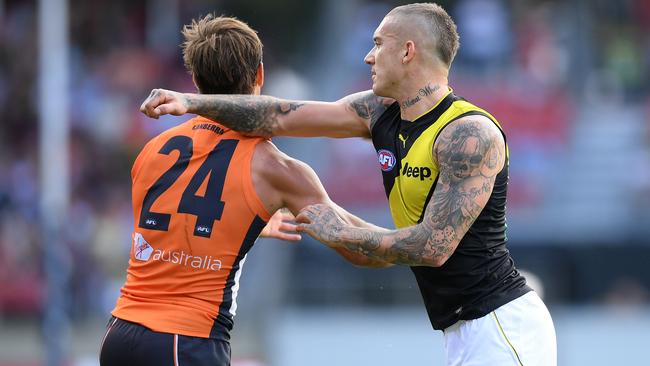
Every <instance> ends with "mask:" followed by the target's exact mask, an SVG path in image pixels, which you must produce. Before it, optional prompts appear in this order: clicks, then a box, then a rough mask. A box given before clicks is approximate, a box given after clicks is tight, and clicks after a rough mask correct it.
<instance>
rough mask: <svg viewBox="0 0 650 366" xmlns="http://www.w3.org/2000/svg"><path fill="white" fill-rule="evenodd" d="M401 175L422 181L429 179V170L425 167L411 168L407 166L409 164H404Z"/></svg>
mask: <svg viewBox="0 0 650 366" xmlns="http://www.w3.org/2000/svg"><path fill="white" fill-rule="evenodd" d="M402 175H403V176H405V177H409V178H411V177H413V178H420V180H424V179H425V178H429V177H431V169H430V168H427V167H426V166H416V167H411V166H409V163H406V165H404V169H402Z"/></svg>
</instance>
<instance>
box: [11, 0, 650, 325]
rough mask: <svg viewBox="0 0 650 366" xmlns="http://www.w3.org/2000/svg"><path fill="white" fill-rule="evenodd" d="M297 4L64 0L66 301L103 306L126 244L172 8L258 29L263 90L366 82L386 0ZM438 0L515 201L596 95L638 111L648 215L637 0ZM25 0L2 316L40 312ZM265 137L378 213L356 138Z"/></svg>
mask: <svg viewBox="0 0 650 366" xmlns="http://www.w3.org/2000/svg"><path fill="white" fill-rule="evenodd" d="M270 3H273V5H271V4H270ZM297 3H299V4H293V3H292V2H291V1H288V0H286V1H277V2H265V1H262V0H260V1H238V2H235V1H225V0H224V1H199V0H194V1H180V0H179V1H173V0H172V1H170V0H161V1H155V0H148V1H102V2H95V1H93V2H86V1H81V0H71V1H70V15H69V21H70V46H71V47H70V50H69V55H70V71H71V73H70V75H71V80H70V105H69V108H70V148H69V153H70V167H71V171H70V174H71V176H70V182H71V187H70V205H69V207H70V209H69V212H68V213H67V217H68V220H67V222H66V228H65V248H67V251H68V253H66V258H67V261H68V263H69V264H70V269H71V271H72V273H71V277H70V278H71V282H70V284H69V286H70V289H69V290H70V293H71V294H72V296H71V298H70V299H69V300H70V309H71V314H73V316H79V317H83V316H85V315H87V314H88V313H98V312H99V313H104V312H106V311H107V310H108V309H110V308H111V307H112V305H113V302H114V300H115V294H116V288H117V286H119V284H120V283H121V281H122V280H123V276H124V268H125V267H126V258H127V256H128V253H129V249H130V232H131V230H132V212H131V202H130V174H129V172H130V168H131V164H132V162H133V160H134V158H135V156H136V154H137V153H138V151H139V149H140V148H141V147H142V146H143V144H144V143H145V142H146V141H147V140H148V139H149V138H151V137H152V136H154V135H155V134H157V133H158V132H160V131H162V130H163V129H164V128H167V127H170V126H172V125H173V124H175V123H177V122H178V121H179V119H176V118H168V119H165V120H163V121H152V120H147V119H146V118H145V117H144V116H143V115H141V114H140V113H139V111H138V106H139V104H140V103H141V101H142V100H143V99H144V97H146V95H147V94H148V93H149V91H150V89H151V88H154V87H164V88H170V89H176V90H182V91H193V90H194V88H193V85H192V83H191V79H190V77H189V76H188V74H187V72H186V71H185V69H184V68H183V65H182V59H181V55H180V50H179V48H178V45H179V44H180V42H181V39H180V36H179V30H180V27H181V26H182V24H185V23H187V22H189V20H190V19H191V18H193V17H197V16H199V15H201V14H206V13H208V12H212V11H214V12H216V13H217V14H222V13H223V14H230V15H236V16H238V17H240V18H241V19H243V20H245V21H248V22H249V23H250V24H251V25H252V26H253V28H256V29H257V30H258V31H259V32H260V36H261V39H262V41H263V42H264V43H265V64H266V67H267V72H268V77H267V85H268V86H267V88H266V89H265V93H268V94H272V95H278V96H282V97H293V98H310V99H312V98H313V99H326V100H333V99H335V98H337V97H338V96H343V95H345V94H346V93H349V92H353V91H358V90H362V89H365V88H368V87H369V86H370V84H369V82H370V79H369V69H368V67H367V66H366V65H363V62H362V60H363V56H364V55H365V53H366V52H367V51H368V50H369V49H370V47H371V35H372V32H373V30H374V28H375V27H376V25H377V24H378V22H379V21H380V20H381V18H382V17H383V15H384V14H385V13H386V12H387V11H388V10H389V9H390V8H392V7H393V6H395V5H396V4H397V2H391V1H385V2H381V3H380V2H369V1H349V2H340V1H326V0H320V1H314V2H313V4H311V6H309V4H306V5H305V4H302V3H303V2H297ZM305 3H309V2H305ZM440 3H441V4H442V5H443V6H445V7H446V8H447V9H448V10H449V11H450V13H451V14H452V16H453V17H454V18H455V19H456V22H457V25H458V28H459V32H460V35H461V49H460V53H459V55H458V57H457V60H456V62H455V64H454V66H453V68H452V75H451V78H450V82H451V85H452V86H453V87H454V88H455V91H456V92H457V93H458V94H460V95H463V96H465V97H466V98H468V99H469V100H471V101H473V102H474V103H476V104H478V105H480V106H482V107H484V108H486V109H487V110H488V111H490V112H491V113H492V114H493V115H495V116H496V117H497V118H498V119H499V120H500V121H502V122H503V125H504V127H505V130H506V132H507V133H508V139H509V140H508V142H509V145H510V152H511V156H512V158H511V165H512V166H513V167H512V169H511V179H512V181H513V184H512V185H511V192H510V193H509V194H510V196H509V204H510V207H511V208H512V212H511V214H512V213H513V212H514V214H515V215H516V214H517V213H521V214H522V215H532V216H531V217H533V218H534V219H535V220H537V219H538V218H540V217H542V218H544V217H546V216H544V215H543V213H544V212H546V210H547V209H548V207H547V206H548V204H549V202H554V201H553V197H555V196H552V195H554V194H555V193H556V191H557V190H560V191H561V190H563V189H565V186H564V184H557V175H558V174H560V175H561V174H563V173H558V171H557V170H558V166H564V165H563V162H565V161H566V160H567V159H568V157H567V155H569V154H571V153H572V152H574V151H576V150H575V146H577V145H580V144H579V143H578V142H577V141H581V140H580V139H581V131H582V130H581V128H580V127H579V126H581V124H582V123H585V121H581V120H584V116H585V113H586V112H585V111H589V110H590V109H596V110H597V111H600V110H601V108H603V106H605V107H607V106H608V107H611V108H612V110H613V111H617V110H632V111H638V113H637V114H635V116H637V117H636V119H633V120H630V121H627V120H624V119H622V118H621V119H618V120H604V121H597V122H598V125H609V126H611V127H613V128H617V127H616V126H617V125H622V124H628V122H629V124H631V125H633V126H635V127H634V128H633V129H632V132H631V135H630V136H631V137H634V138H637V140H634V141H637V143H638V144H639V149H637V150H638V151H637V150H634V151H632V152H628V153H629V154H630V156H634V159H638V160H633V161H632V162H630V165H633V167H627V168H625V169H623V171H628V174H629V176H627V177H625V178H626V182H627V183H626V184H627V185H625V187H626V188H625V189H626V190H627V189H629V190H631V191H629V192H627V195H626V196H625V197H627V198H626V199H627V200H628V201H629V202H628V201H626V205H628V206H630V205H632V206H633V207H632V208H631V210H632V211H631V212H635V213H638V215H640V217H642V218H643V217H645V218H646V219H650V215H648V214H647V212H648V210H649V208H650V198H649V197H650V163H649V162H650V158H648V155H649V154H650V153H649V150H650V149H649V148H648V147H649V146H650V83H648V77H650V2H648V1H645V0H622V1H616V2H613V1H606V0H598V1H589V2H584V1H577V0H576V1H542V2H540V1H532V0H526V1H514V0H512V1H505V0H504V1H500V0H459V1H451V0H449V1H441V2H440ZM156 5H160V6H175V7H176V8H175V11H174V12H172V13H173V14H175V16H173V17H169V15H164V14H163V13H165V11H160V10H158V11H156V10H153V8H155V7H156ZM36 6H37V4H36V2H35V1H19V0H4V1H0V8H1V9H2V11H0V44H1V45H2V47H0V116H1V117H0V121H1V127H0V282H1V283H2V284H3V285H2V286H0V315H1V314H3V313H7V314H14V315H15V314H25V315H33V314H37V313H38V312H39V310H40V307H41V306H42V304H43V296H44V295H43V275H42V272H43V271H42V263H41V259H42V256H41V253H42V251H43V250H42V247H41V242H42V238H41V232H40V227H39V221H40V219H39V217H40V213H39V210H38V207H39V184H40V183H39V180H38V178H39V173H38V171H39V169H38V167H39V164H47V162H42V161H38V131H39V125H38V123H39V119H38V118H39V116H38V104H39V100H38V99H37V97H36V96H37V95H38V93H37V87H38V74H37V70H38V49H37V45H38V42H37V38H36V37H37V24H38V19H37V12H36ZM309 9H311V10H309ZM295 29H300V31H299V32H298V31H296V30H295ZM586 115H589V114H588V113H587V114H586ZM611 115H613V116H617V115H618V114H617V113H615V112H614V113H611ZM581 116H582V117H581ZM181 120H182V119H181ZM586 122H587V123H589V122H590V121H586ZM605 131H610V130H605ZM608 133H609V132H605V134H606V135H607V134H608ZM279 144H280V145H281V146H283V147H284V148H285V149H286V150H287V151H289V152H291V153H294V155H296V156H299V157H301V158H303V159H305V160H307V161H308V162H310V163H312V164H314V165H315V167H316V169H317V171H318V172H319V175H320V176H321V178H322V179H323V181H324V184H325V186H326V188H327V189H328V191H329V192H330V193H331V195H332V196H333V198H334V199H335V200H336V201H338V202H340V203H341V204H342V205H343V206H352V207H361V208H365V209H367V210H374V209H376V210H378V211H381V212H384V213H387V210H386V204H385V198H384V196H383V190H382V188H381V185H380V182H379V173H378V170H377V169H376V166H374V159H375V158H374V152H373V150H372V148H370V147H369V146H366V145H367V144H364V143H359V142H358V141H319V142H318V149H314V148H313V145H310V146H312V147H311V148H309V146H308V145H307V144H306V143H304V142H301V141H289V140H279ZM580 146H582V145H580ZM579 151H589V150H579ZM611 153H612V154H617V153H621V154H623V153H625V152H619V151H612V152H611ZM601 169H607V168H605V167H602V168H601ZM366 181H367V182H368V184H365V183H364V184H351V182H366ZM592 183H593V184H598V182H592ZM551 184H553V186H551ZM567 184H569V183H567ZM566 189H571V188H566ZM592 199H593V200H597V199H598V197H592ZM634 205H636V206H634ZM626 207H627V206H626ZM531 212H532V214H531ZM536 212H537V214H535V213H536ZM644 214H645V216H643V215H644ZM614 234H615V235H616V233H614ZM520 237H521V236H520ZM523 239H526V236H523ZM554 244H557V243H554ZM645 244H647V243H645ZM102 289H104V290H102ZM644 301H645V300H644Z"/></svg>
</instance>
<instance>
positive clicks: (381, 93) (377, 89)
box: [372, 83, 388, 97]
mask: <svg viewBox="0 0 650 366" xmlns="http://www.w3.org/2000/svg"><path fill="white" fill-rule="evenodd" d="M372 92H373V93H374V94H375V95H376V96H379V97H388V95H387V94H386V90H385V88H382V87H381V86H380V85H379V84H377V83H372Z"/></svg>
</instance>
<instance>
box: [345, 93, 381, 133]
mask: <svg viewBox="0 0 650 366" xmlns="http://www.w3.org/2000/svg"><path fill="white" fill-rule="evenodd" d="M344 100H345V102H346V107H347V108H348V109H350V110H352V111H354V112H355V113H356V114H357V116H359V117H361V118H363V119H364V120H366V122H367V123H368V127H369V129H370V130H372V127H373V126H374V125H375V123H376V122H377V120H378V119H379V117H380V116H381V115H382V113H384V111H386V109H387V108H388V107H389V106H390V105H391V103H393V100H392V99H390V98H384V97H379V96H377V95H375V93H373V92H372V91H371V90H368V91H365V92H360V93H356V94H352V95H349V96H347V97H346V98H345V99H344Z"/></svg>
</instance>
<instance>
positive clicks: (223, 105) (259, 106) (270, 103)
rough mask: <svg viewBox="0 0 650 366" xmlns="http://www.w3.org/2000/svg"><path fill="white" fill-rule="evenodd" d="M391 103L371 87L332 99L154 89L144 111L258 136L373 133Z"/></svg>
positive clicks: (352, 135) (360, 135)
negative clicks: (194, 118) (195, 119)
mask: <svg viewBox="0 0 650 366" xmlns="http://www.w3.org/2000/svg"><path fill="white" fill-rule="evenodd" d="M392 102H393V100H392V99H390V98H383V97H378V96H376V95H375V94H374V93H373V92H372V91H365V92H360V93H356V94H352V95H349V96H347V97H345V98H343V99H340V100H338V101H336V102H331V103H329V102H312V101H292V100H284V99H279V98H275V97H271V96H264V95H204V94H190V93H178V92H174V91H171V90H165V89H154V90H152V91H151V94H150V95H149V97H148V98H147V100H145V101H144V102H143V103H142V106H141V107H140V110H141V111H142V113H144V114H146V115H147V116H149V117H152V118H158V117H160V116H161V115H165V114H172V115H183V114H185V113H193V114H198V115H201V116H203V117H206V118H209V119H211V120H214V121H218V122H219V123H221V124H223V125H225V126H227V127H229V128H232V129H234V130H236V131H240V132H242V133H245V134H247V135H254V136H265V137H270V136H295V137H318V136H324V137H370V127H371V126H372V124H373V123H375V122H376V121H377V119H378V118H379V116H380V115H381V114H382V113H383V112H384V111H385V110H386V108H387V107H388V106H389V105H390V104H391V103H392Z"/></svg>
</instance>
